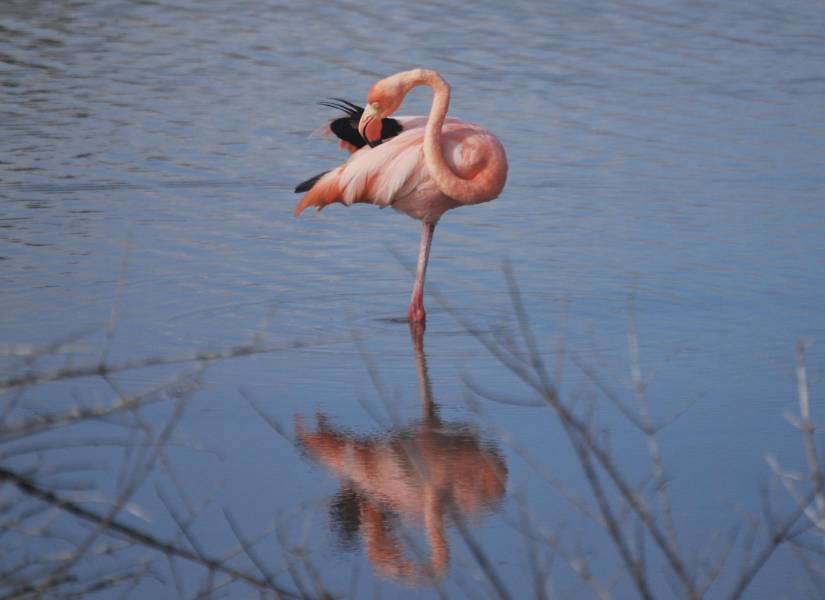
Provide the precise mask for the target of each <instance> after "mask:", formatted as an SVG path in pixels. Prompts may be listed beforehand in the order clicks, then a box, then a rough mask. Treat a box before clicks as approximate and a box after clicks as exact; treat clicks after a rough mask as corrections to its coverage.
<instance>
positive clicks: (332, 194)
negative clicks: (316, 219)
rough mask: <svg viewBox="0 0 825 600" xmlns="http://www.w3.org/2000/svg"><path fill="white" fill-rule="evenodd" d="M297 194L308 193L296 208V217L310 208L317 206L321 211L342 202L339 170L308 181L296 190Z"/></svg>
mask: <svg viewBox="0 0 825 600" xmlns="http://www.w3.org/2000/svg"><path fill="white" fill-rule="evenodd" d="M295 191H296V192H307V194H306V195H305V196H304V197H303V198H301V201H300V202H299V203H298V206H296V207H295V216H296V217H297V216H299V215H300V214H301V213H302V212H304V209H305V208H307V207H308V206H315V207H316V208H318V210H321V209H322V208H324V207H325V206H327V205H328V204H332V203H333V202H340V201H341V190H340V189H339V188H338V169H336V170H335V171H327V172H326V173H321V174H320V175H316V176H315V177H313V178H312V179H307V180H306V181H304V182H303V183H301V184H299V185H298V187H296V188H295Z"/></svg>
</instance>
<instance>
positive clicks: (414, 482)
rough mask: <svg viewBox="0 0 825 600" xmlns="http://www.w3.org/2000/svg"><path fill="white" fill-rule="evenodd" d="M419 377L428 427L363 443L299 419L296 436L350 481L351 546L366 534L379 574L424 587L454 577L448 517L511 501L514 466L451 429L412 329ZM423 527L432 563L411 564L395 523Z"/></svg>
mask: <svg viewBox="0 0 825 600" xmlns="http://www.w3.org/2000/svg"><path fill="white" fill-rule="evenodd" d="M410 333H411V334H412V340H413V348H414V350H415V360H416V366H417V370H418V387H419V394H420V396H421V404H422V410H423V418H422V420H421V422H419V423H415V424H411V425H408V426H406V427H403V428H401V429H398V428H392V429H390V430H388V431H386V432H384V433H382V434H374V435H370V436H359V435H355V434H353V433H350V432H345V431H342V430H341V429H338V428H336V427H334V426H333V425H331V424H330V423H329V420H328V418H327V417H326V416H325V415H322V414H319V415H317V417H316V430H315V431H314V432H311V431H308V430H307V429H306V428H305V427H304V425H303V421H302V419H301V418H300V417H299V416H298V417H296V419H295V431H296V437H297V439H298V441H299V442H300V444H301V445H302V446H303V448H305V449H306V451H307V452H308V453H309V454H310V456H312V457H313V458H314V459H315V460H316V461H318V462H319V463H321V464H322V465H324V466H325V467H326V468H327V469H329V470H330V471H331V472H332V473H334V474H335V475H336V476H337V477H339V478H340V479H341V481H342V488H341V491H340V492H339V493H338V494H337V495H336V498H335V501H334V503H333V510H332V516H333V521H334V525H335V526H337V527H339V528H340V530H341V532H342V534H343V536H344V538H345V541H348V542H350V543H351V542H354V541H355V540H356V539H357V537H356V536H357V535H358V534H360V535H361V537H362V538H363V540H364V543H365V544H366V548H367V555H368V557H369V559H370V562H371V563H372V564H373V566H374V567H375V569H376V571H377V572H378V573H379V574H381V575H383V576H385V577H390V578H393V579H398V580H400V581H402V582H405V583H421V582H423V581H425V580H427V579H432V578H433V577H440V576H441V575H443V574H444V573H445V572H446V570H447V565H448V563H449V559H450V552H449V548H448V545H447V539H446V536H445V517H446V516H447V515H448V514H449V513H451V511H455V514H456V515H460V516H461V517H463V516H465V515H478V514H483V513H484V512H487V511H490V510H492V509H494V508H495V507H496V506H497V505H498V503H499V501H500V500H501V498H502V497H503V495H504V491H505V487H506V479H507V467H506V465H505V464H504V460H503V459H502V457H501V455H500V454H499V452H498V450H497V448H496V447H495V446H493V445H492V444H490V443H487V442H483V441H482V440H481V439H480V437H479V435H478V433H477V432H476V431H475V430H474V429H473V428H472V426H471V425H469V424H463V423H451V424H449V423H444V422H442V421H441V419H440V418H439V417H438V408H437V406H436V405H435V404H434V403H433V400H432V390H431V386H430V379H429V375H428V374H427V362H426V357H425V355H424V343H423V328H421V327H416V326H411V327H410ZM396 515H398V516H400V517H402V518H405V519H407V520H410V521H412V522H416V523H419V524H421V523H423V525H424V530H425V533H426V536H427V540H428V543H429V546H430V557H429V564H428V565H426V566H424V565H418V564H416V563H415V562H413V561H411V560H410V559H408V558H407V557H406V554H405V551H404V547H403V545H402V541H401V538H400V536H399V535H398V534H397V533H396V532H395V531H394V528H395V526H394V517H395V516H396Z"/></svg>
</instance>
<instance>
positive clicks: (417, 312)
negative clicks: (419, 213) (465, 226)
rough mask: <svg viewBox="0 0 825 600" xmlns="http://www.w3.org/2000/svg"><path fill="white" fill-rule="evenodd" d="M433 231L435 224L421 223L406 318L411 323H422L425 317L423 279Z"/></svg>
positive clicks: (425, 273)
mask: <svg viewBox="0 0 825 600" xmlns="http://www.w3.org/2000/svg"><path fill="white" fill-rule="evenodd" d="M434 231H435V223H422V225H421V247H420V248H419V249H418V269H417V270H416V272H415V285H414V286H413V291H412V297H411V298H410V308H409V310H408V311H407V318H409V320H410V321H411V322H412V323H423V322H424V319H426V317H427V315H426V313H425V312H424V277H425V276H426V275H427V261H428V260H429V258H430V245H431V244H432V242H433V232H434Z"/></svg>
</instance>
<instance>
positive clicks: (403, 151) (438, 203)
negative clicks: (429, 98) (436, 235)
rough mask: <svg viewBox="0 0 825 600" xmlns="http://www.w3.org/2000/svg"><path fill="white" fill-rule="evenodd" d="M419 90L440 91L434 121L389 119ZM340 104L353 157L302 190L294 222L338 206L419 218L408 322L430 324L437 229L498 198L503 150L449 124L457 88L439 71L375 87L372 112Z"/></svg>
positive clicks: (341, 133)
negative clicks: (427, 301)
mask: <svg viewBox="0 0 825 600" xmlns="http://www.w3.org/2000/svg"><path fill="white" fill-rule="evenodd" d="M419 85H428V86H430V87H431V88H432V90H433V102H432V106H431V108H430V114H429V116H427V117H397V118H388V117H389V116H390V115H391V114H393V113H394V112H395V111H396V110H397V109H398V107H399V106H400V105H401V103H402V102H403V100H404V97H405V96H406V95H407V94H408V93H409V91H410V90H411V89H413V88H414V87H416V86H419ZM339 102H341V103H343V104H332V103H326V105H327V106H334V107H337V108H341V109H342V110H344V111H346V112H347V113H348V117H344V118H341V119H337V120H335V121H333V122H332V123H330V126H329V130H330V131H331V132H332V133H333V134H335V135H337V136H338V137H339V138H341V145H342V147H344V148H346V149H348V150H350V151H351V152H352V155H351V156H350V158H349V159H348V160H347V161H346V162H345V163H344V164H343V165H341V166H339V167H338V168H336V169H333V170H331V171H328V172H326V173H322V174H320V175H318V176H316V177H313V178H312V179H309V180H307V181H305V182H304V183H302V184H300V185H299V186H298V187H297V188H295V191H296V192H307V194H306V195H305V196H304V197H303V198H302V199H301V201H300V202H299V203H298V205H297V206H296V207H295V216H296V217H297V216H298V215H300V214H301V212H302V211H303V210H304V209H305V208H307V207H308V206H315V207H317V208H318V210H321V209H322V208H324V207H325V206H327V205H328V204H332V203H334V202H341V203H342V204H346V205H347V206H349V205H351V204H353V203H357V202H367V203H370V204H376V205H378V206H380V207H382V208H383V207H385V206H392V207H393V208H394V209H396V210H399V211H401V212H403V213H406V214H408V215H409V216H411V217H412V218H414V219H418V220H420V221H421V222H422V229H421V246H420V249H419V252H418V267H417V270H416V275H415V284H414V285H413V291H412V297H411V298H410V306H409V310H408V311H407V316H408V318H409V320H410V321H411V322H413V323H421V324H423V323H424V320H425V318H426V313H425V312H424V277H425V275H426V272H427V261H428V259H429V256H430V245H431V244H432V238H433V232H434V231H435V225H436V223H437V222H438V219H439V218H441V215H443V214H444V213H445V212H447V211H448V210H450V209H452V208H457V207H459V206H464V205H465V204H479V203H481V202H487V201H489V200H492V199H494V198H496V197H498V195H499V194H500V193H501V190H502V189H503V188H504V183H505V181H506V179H507V157H506V155H505V153H504V148H503V147H502V145H501V142H499V140H498V138H496V137H495V136H494V135H493V134H492V133H490V132H489V131H487V130H486V129H484V128H483V127H480V126H478V125H473V124H470V123H464V122H463V121H460V120H458V119H453V118H450V119H447V118H446V117H447V108H448V107H449V104H450V86H449V84H448V83H447V82H446V81H444V79H443V78H442V77H441V75H440V74H439V73H437V72H436V71H430V70H427V69H413V70H411V71H404V72H402V73H397V74H395V75H391V76H390V77H387V78H385V79H382V80H381V81H379V82H378V83H376V84H375V85H373V86H372V89H370V91H369V94H368V95H367V107H366V108H365V109H361V108H360V107H358V106H356V105H354V104H350V103H348V102H346V101H343V100H339ZM356 119H358V121H357V126H356V124H355V122H356V121H355V120H356Z"/></svg>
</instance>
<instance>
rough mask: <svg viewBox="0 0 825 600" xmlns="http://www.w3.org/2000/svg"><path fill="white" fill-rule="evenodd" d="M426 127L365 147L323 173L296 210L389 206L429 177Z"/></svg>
mask: <svg viewBox="0 0 825 600" xmlns="http://www.w3.org/2000/svg"><path fill="white" fill-rule="evenodd" d="M423 139H424V130H423V128H415V129H412V130H410V131H406V132H404V133H402V134H400V135H398V136H397V137H395V138H393V139H391V140H389V141H388V142H386V143H384V144H381V145H380V146H377V147H375V148H364V149H363V150H359V151H357V152H355V153H353V154H352V156H350V158H349V160H347V162H345V163H344V164H343V165H341V166H340V167H338V168H337V169H333V170H332V171H328V172H327V173H323V174H321V175H319V176H317V178H313V180H310V181H311V182H312V183H311V184H310V182H309V181H308V182H307V185H306V186H304V185H303V184H302V186H299V187H303V188H304V189H305V190H308V193H307V195H306V196H304V198H303V199H302V200H301V202H299V203H298V206H297V207H296V209H295V214H296V216H297V215H299V214H300V213H301V212H302V211H303V210H304V209H305V208H307V207H308V206H315V207H317V208H318V209H319V210H320V209H321V208H323V207H324V206H326V205H328V204H331V203H333V202H342V203H344V204H348V205H349V204H353V203H356V202H368V203H371V204H376V205H378V206H389V205H391V204H392V203H393V201H394V200H395V199H396V197H397V196H398V195H399V193H403V192H404V190H406V189H408V188H410V187H411V186H413V187H414V186H415V185H416V184H417V182H418V180H419V179H421V178H422V177H426V176H427V170H426V167H425V166H424V156H423V154H422V152H421V143H422V141H423Z"/></svg>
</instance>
